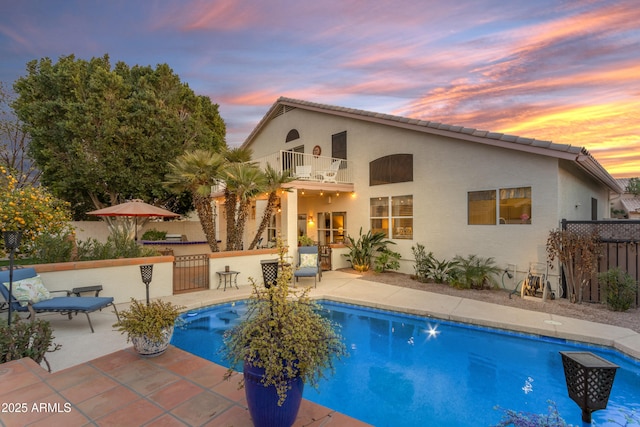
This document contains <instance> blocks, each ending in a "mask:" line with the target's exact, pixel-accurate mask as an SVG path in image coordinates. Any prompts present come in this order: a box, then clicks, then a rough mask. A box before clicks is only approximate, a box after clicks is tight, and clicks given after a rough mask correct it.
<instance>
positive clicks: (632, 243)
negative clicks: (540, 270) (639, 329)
mask: <svg viewBox="0 0 640 427" xmlns="http://www.w3.org/2000/svg"><path fill="white" fill-rule="evenodd" d="M562 229H563V230H568V231H573V232H577V233H585V234H590V233H596V234H597V235H598V237H599V239H600V242H601V245H602V248H601V257H600V260H599V262H598V273H602V272H606V271H607V270H609V269H610V268H613V267H618V268H620V269H621V270H623V271H626V272H627V273H629V275H631V277H633V278H634V280H635V281H636V283H638V290H637V292H636V305H638V304H639V303H640V282H639V280H640V221H634V220H602V221H567V220H563V221H562ZM563 280H564V277H563ZM604 299H605V297H604V295H602V292H601V291H600V284H599V283H598V279H597V278H596V277H594V278H593V279H591V282H590V283H589V284H588V285H587V287H586V288H585V289H584V300H585V301H590V302H602V301H603V300H604Z"/></svg>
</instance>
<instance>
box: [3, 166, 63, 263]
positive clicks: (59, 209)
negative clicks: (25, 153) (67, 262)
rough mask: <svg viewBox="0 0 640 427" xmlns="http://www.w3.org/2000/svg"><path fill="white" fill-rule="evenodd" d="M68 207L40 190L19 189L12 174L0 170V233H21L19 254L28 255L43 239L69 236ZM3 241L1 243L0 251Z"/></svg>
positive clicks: (31, 188)
mask: <svg viewBox="0 0 640 427" xmlns="http://www.w3.org/2000/svg"><path fill="white" fill-rule="evenodd" d="M70 220H71V215H70V213H69V205H68V203H66V202H64V201H61V200H59V199H57V198H55V197H53V196H52V195H51V194H49V192H47V191H46V190H45V189H43V188H41V187H34V186H32V185H24V186H22V187H21V186H20V185H19V184H18V180H17V179H16V178H15V176H14V175H12V174H11V172H10V171H9V170H8V169H7V168H5V167H2V166H0V231H2V232H4V231H16V230H17V231H21V232H22V240H21V246H20V251H21V252H22V253H26V254H30V253H31V252H32V251H33V250H34V248H35V246H36V240H37V238H38V237H39V236H43V235H57V234H60V233H65V232H69V227H70V225H69V221H70ZM3 246H4V239H0V247H3Z"/></svg>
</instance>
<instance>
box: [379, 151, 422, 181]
mask: <svg viewBox="0 0 640 427" xmlns="http://www.w3.org/2000/svg"><path fill="white" fill-rule="evenodd" d="M410 181H413V154H393V155H390V156H385V157H380V158H379V159H376V160H374V161H372V162H370V163H369V185H381V184H393V183H395V182H410Z"/></svg>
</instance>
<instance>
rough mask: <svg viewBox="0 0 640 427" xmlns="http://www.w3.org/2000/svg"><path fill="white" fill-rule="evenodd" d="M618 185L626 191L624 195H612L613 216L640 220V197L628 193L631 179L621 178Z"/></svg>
mask: <svg viewBox="0 0 640 427" xmlns="http://www.w3.org/2000/svg"><path fill="white" fill-rule="evenodd" d="M617 181H618V184H619V185H620V187H621V188H623V189H624V192H623V193H622V194H618V193H613V192H612V194H611V200H610V204H611V216H612V217H614V218H624V219H635V220H638V219H640V196H636V195H635V194H633V193H631V192H629V191H627V187H628V185H629V178H619V179H618V180H617Z"/></svg>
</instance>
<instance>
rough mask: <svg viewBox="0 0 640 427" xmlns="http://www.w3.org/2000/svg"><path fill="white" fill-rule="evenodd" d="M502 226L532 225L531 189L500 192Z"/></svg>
mask: <svg viewBox="0 0 640 427" xmlns="http://www.w3.org/2000/svg"><path fill="white" fill-rule="evenodd" d="M500 224H531V187H516V188H503V189H501V190H500Z"/></svg>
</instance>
